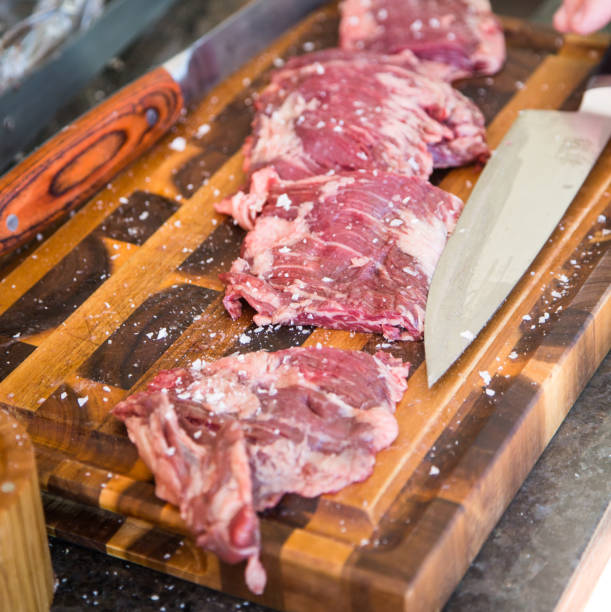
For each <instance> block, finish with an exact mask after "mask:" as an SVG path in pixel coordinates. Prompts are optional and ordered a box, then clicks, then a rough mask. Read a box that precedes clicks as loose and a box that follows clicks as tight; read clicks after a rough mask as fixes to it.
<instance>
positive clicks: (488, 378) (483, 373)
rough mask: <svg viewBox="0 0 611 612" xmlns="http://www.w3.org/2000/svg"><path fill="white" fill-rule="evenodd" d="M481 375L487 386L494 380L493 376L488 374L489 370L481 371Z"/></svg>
mask: <svg viewBox="0 0 611 612" xmlns="http://www.w3.org/2000/svg"><path fill="white" fill-rule="evenodd" d="M479 375H480V376H481V378H482V380H483V381H484V384H485V385H489V384H490V381H491V380H492V376H490V374H489V373H488V371H487V370H481V371H480V372H479Z"/></svg>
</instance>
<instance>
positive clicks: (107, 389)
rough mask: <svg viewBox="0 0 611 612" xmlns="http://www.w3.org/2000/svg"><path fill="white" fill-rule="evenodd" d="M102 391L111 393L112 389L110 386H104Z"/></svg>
mask: <svg viewBox="0 0 611 612" xmlns="http://www.w3.org/2000/svg"><path fill="white" fill-rule="evenodd" d="M102 390H103V391H104V392H105V393H110V387H109V386H108V385H104V386H103V387H102Z"/></svg>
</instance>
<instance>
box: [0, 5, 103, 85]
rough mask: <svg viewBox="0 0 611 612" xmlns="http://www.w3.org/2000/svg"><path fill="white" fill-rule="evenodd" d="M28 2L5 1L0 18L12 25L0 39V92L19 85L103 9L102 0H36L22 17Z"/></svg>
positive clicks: (84, 28)
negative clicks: (71, 35)
mask: <svg viewBox="0 0 611 612" xmlns="http://www.w3.org/2000/svg"><path fill="white" fill-rule="evenodd" d="M28 4H31V3H29V2H8V4H7V5H5V6H3V8H2V11H3V15H2V20H3V21H4V22H5V23H6V24H7V25H8V24H12V25H11V26H10V27H8V28H7V29H5V31H4V32H3V34H2V38H1V39H0V93H2V92H4V91H6V90H7V89H8V88H10V87H14V86H17V85H19V83H20V82H21V80H22V79H23V78H24V76H25V75H27V74H28V73H29V72H30V71H31V70H33V69H34V68H35V67H36V66H37V65H38V64H40V62H42V61H44V60H45V58H46V57H48V55H49V54H50V53H52V52H53V51H54V50H55V49H56V48H57V47H58V46H59V45H60V44H61V43H62V42H63V41H64V40H66V38H68V36H70V34H72V33H73V32H76V31H77V30H86V29H87V28H89V27H90V26H91V24H92V23H93V21H95V20H96V19H97V18H98V17H100V15H101V14H102V12H103V10H104V0H38V1H37V2H36V3H35V4H34V5H33V6H32V9H31V12H30V13H29V14H27V15H26V16H25V17H23V11H24V9H26V8H27V7H26V6H24V5H28ZM5 28H6V26H5ZM3 29H4V28H3Z"/></svg>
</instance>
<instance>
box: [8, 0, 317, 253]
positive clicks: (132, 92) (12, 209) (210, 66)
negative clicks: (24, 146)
mask: <svg viewBox="0 0 611 612" xmlns="http://www.w3.org/2000/svg"><path fill="white" fill-rule="evenodd" d="M325 1H326V0H252V1H251V2H250V3H248V4H247V5H246V6H244V8H242V9H241V10H240V11H238V12H237V13H235V14H234V15H233V16H232V17H230V18H229V19H227V20H226V21H224V22H223V23H221V24H220V25H219V26H217V27H216V28H214V29H213V30H211V31H210V32H209V33H207V34H205V35H204V36H203V37H202V38H200V39H199V40H198V41H196V42H195V43H193V44H192V45H191V46H190V47H188V48H187V49H185V50H184V51H182V52H181V53H179V54H178V55H176V56H174V57H173V58H172V59H170V60H168V61H167V62H166V63H165V64H163V65H162V66H160V67H159V68H156V69H154V70H152V71H151V72H149V73H147V74H145V75H144V76H143V77H140V78H139V79H138V80H137V81H134V82H133V83H131V84H130V85H128V86H127V87H125V88H123V89H122V90H121V91H119V92H118V93H116V94H115V95H113V96H112V97H110V98H109V99H107V100H106V101H105V102H103V103H102V104H100V105H98V106H97V107H95V108H94V109H93V110H91V111H90V112H88V113H87V114H85V115H83V116H82V117H80V118H79V119H77V120H76V121H75V122H74V123H72V124H70V125H69V126H67V127H66V128H64V130H62V131H61V132H60V133H59V134H57V135H56V136H54V137H53V138H52V139H50V140H49V141H47V142H46V143H45V144H44V145H42V146H41V147H40V148H39V149H38V150H37V151H35V152H34V153H33V154H32V155H30V156H29V157H27V158H26V159H25V160H24V161H22V162H21V163H20V164H19V165H18V166H16V167H14V168H13V169H12V170H11V171H10V172H8V173H7V174H6V175H4V176H3V177H1V178H0V255H1V254H3V253H5V252H8V251H9V250H11V249H13V248H14V247H16V246H17V245H19V244H21V243H23V242H24V241H26V240H27V239H28V238H30V237H31V236H33V235H34V234H35V233H36V232H38V231H40V229H41V228H43V227H45V226H46V225H48V224H49V223H50V222H51V221H53V220H54V219H56V218H57V217H59V216H60V215H62V214H63V213H65V212H67V211H68V210H70V209H72V208H74V207H76V206H77V205H78V204H80V203H82V202H84V201H85V200H86V199H87V198H88V197H90V196H91V195H92V194H93V193H95V192H96V191H97V190H98V189H99V188H100V187H102V186H103V185H105V184H106V183H107V182H108V181H109V180H110V179H111V178H112V177H113V176H114V175H115V174H116V173H117V172H118V171H119V170H120V169H121V168H123V167H125V166H126V165H127V164H128V163H129V162H131V161H132V160H134V159H135V158H136V157H138V156H139V155H140V154H141V153H143V152H144V151H145V150H146V149H148V148H149V147H150V146H151V145H152V144H153V143H154V142H156V141H157V140H158V139H159V138H160V137H161V136H162V135H163V134H164V133H165V132H166V131H167V130H168V129H169V128H170V127H171V126H172V125H173V124H174V122H175V121H176V120H177V119H178V117H179V115H180V112H181V110H182V109H183V108H185V107H187V106H189V105H190V104H192V103H193V102H195V101H197V100H199V99H200V98H201V97H202V96H203V94H204V93H206V92H207V91H208V90H209V89H210V88H211V87H212V86H213V85H214V84H215V83H217V82H219V81H220V80H222V79H223V78H224V77H225V76H227V75H229V74H231V73H232V72H234V71H235V70H237V69H238V68H239V67H240V66H241V65H242V64H243V63H244V62H246V60H248V59H249V58H251V57H252V56H254V55H256V54H257V53H258V52H260V51H261V50H263V49H264V48H265V47H267V46H268V45H269V44H270V43H271V41H273V40H274V39H275V38H277V37H278V36H279V35H280V34H282V33H283V32H284V31H285V30H287V29H288V28H289V27H290V26H292V25H293V24H295V23H296V22H298V21H299V20H300V19H301V18H303V17H304V16H305V15H307V14H308V13H309V12H310V11H312V10H313V9H314V8H316V7H317V6H319V5H321V4H323V3H324V2H325Z"/></svg>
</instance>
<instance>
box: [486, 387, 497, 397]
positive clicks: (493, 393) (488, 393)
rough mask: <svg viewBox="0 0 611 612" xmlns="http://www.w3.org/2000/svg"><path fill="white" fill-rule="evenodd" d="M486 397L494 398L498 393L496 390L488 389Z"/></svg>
mask: <svg viewBox="0 0 611 612" xmlns="http://www.w3.org/2000/svg"><path fill="white" fill-rule="evenodd" d="M486 395H489V396H490V397H493V396H494V395H496V391H495V390H494V389H486Z"/></svg>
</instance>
